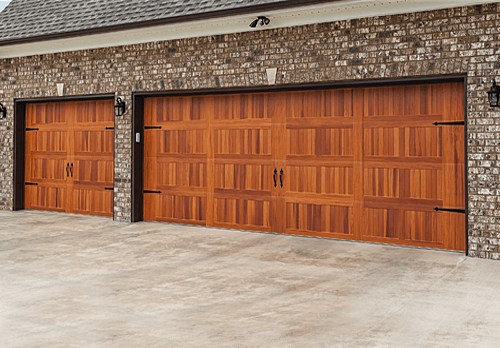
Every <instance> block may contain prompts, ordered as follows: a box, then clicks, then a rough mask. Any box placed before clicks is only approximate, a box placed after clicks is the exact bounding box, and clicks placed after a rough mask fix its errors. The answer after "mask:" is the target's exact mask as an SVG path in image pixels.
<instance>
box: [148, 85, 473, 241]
mask: <svg viewBox="0 0 500 348" xmlns="http://www.w3.org/2000/svg"><path fill="white" fill-rule="evenodd" d="M463 94H464V91H463V85H462V84H460V83H442V84H432V85H417V86H393V87H374V88H359V89H337V90H319V91H318V90H315V91H300V92H279V93H254V94H238V95H217V96H195V97H191V96H189V97H169V98H148V99H146V100H145V125H146V126H145V129H146V130H145V140H146V145H145V176H144V184H145V194H144V217H145V220H149V221H167V222H180V223H188V224H200V225H207V226H216V227H228V228H237V229H249V230H259V231H268V232H271V231H272V232H278V233H289V234H299V235H309V236H320V237H331V238H341V239H353V240H362V241H373V242H382V243H390V244H403V245H412V246H422V247H432V248H443V249H452V250H464V249H465V214H464V213H465V154H464V101H463Z"/></svg>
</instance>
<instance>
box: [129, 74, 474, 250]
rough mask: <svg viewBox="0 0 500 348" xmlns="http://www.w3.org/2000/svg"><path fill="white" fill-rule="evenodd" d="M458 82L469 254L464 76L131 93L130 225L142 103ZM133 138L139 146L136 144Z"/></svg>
mask: <svg viewBox="0 0 500 348" xmlns="http://www.w3.org/2000/svg"><path fill="white" fill-rule="evenodd" d="M449 82H462V83H463V84H464V118H465V119H464V121H465V127H464V129H465V131H464V139H465V141H464V143H465V213H466V219H465V220H466V222H465V225H466V226H465V236H466V241H465V253H466V255H468V253H469V238H468V236H469V225H468V222H467V216H468V214H469V208H468V202H469V183H468V180H467V173H468V163H467V119H468V117H467V74H461V75H441V76H422V77H407V78H406V77H404V78H396V79H376V80H364V81H358V80H356V81H342V82H326V83H314V84H302V85H297V84H294V85H280V86H258V87H238V88H222V89H221V88H218V89H196V90H178V91H177V90H175V91H160V92H134V93H132V101H133V115H132V212H131V217H132V222H138V221H143V219H144V216H143V199H144V195H143V190H144V99H145V98H150V97H178V96H193V95H198V96H205V95H221V94H237V93H256V92H285V91H305V90H315V89H316V90H317V89H338V88H363V87H381V86H394V85H419V84H426V83H449ZM136 136H138V137H139V140H140V142H139V143H137V142H136Z"/></svg>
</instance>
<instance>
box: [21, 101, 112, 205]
mask: <svg viewBox="0 0 500 348" xmlns="http://www.w3.org/2000/svg"><path fill="white" fill-rule="evenodd" d="M107 99H111V100H113V102H114V100H115V95H114V94H99V95H89V96H68V97H47V98H27V99H14V192H13V194H14V197H13V198H14V204H13V210H14V211H18V210H24V196H25V192H24V187H25V181H24V178H25V173H24V171H25V160H26V158H25V154H26V105H27V104H37V103H52V102H71V101H86V100H107ZM115 122H116V121H115ZM115 126H116V124H115Z"/></svg>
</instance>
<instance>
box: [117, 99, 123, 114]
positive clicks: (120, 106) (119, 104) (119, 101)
mask: <svg viewBox="0 0 500 348" xmlns="http://www.w3.org/2000/svg"><path fill="white" fill-rule="evenodd" d="M124 113H125V102H124V101H123V100H122V98H116V105H115V115H116V116H122V115H123V114H124Z"/></svg>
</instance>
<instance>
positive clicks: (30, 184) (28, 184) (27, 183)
mask: <svg viewBox="0 0 500 348" xmlns="http://www.w3.org/2000/svg"><path fill="white" fill-rule="evenodd" d="M24 184H25V185H26V186H38V184H37V183H35V182H25V183H24Z"/></svg>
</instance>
